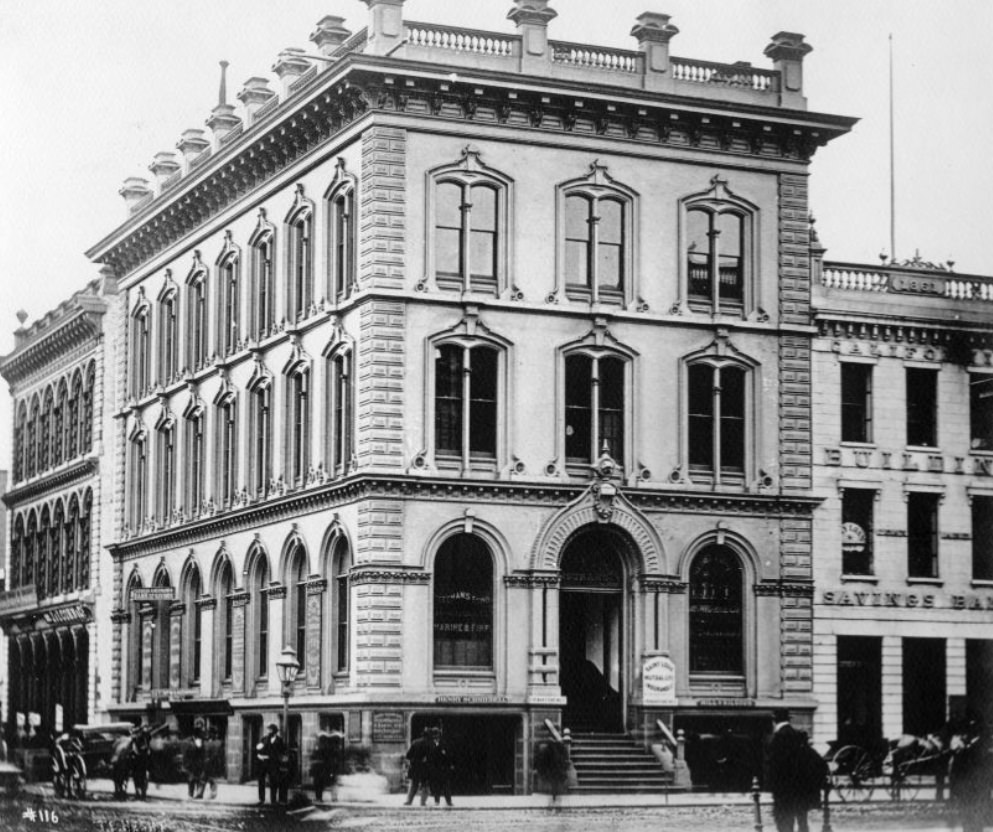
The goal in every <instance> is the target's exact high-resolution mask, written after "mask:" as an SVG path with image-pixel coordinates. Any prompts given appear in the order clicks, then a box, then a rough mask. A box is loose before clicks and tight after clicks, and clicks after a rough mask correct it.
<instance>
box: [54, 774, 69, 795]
mask: <svg viewBox="0 0 993 832" xmlns="http://www.w3.org/2000/svg"><path fill="white" fill-rule="evenodd" d="M52 785H53V786H54V787H55V794H56V796H57V797H65V796H66V776H65V772H62V771H56V772H54V773H53V774H52Z"/></svg>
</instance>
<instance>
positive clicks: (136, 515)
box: [127, 430, 148, 533]
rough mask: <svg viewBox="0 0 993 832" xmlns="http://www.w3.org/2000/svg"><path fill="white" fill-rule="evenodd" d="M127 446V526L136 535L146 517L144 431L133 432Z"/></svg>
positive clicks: (146, 462)
mask: <svg viewBox="0 0 993 832" xmlns="http://www.w3.org/2000/svg"><path fill="white" fill-rule="evenodd" d="M128 444H129V448H128V489H127V494H128V526H129V527H130V529H131V531H132V533H137V532H139V531H140V530H141V527H142V525H143V524H144V522H145V518H146V517H147V516H148V502H147V501H148V448H147V447H146V445H147V442H146V434H145V431H144V430H138V431H135V433H134V434H133V435H132V437H131V441H130V442H129V443H128Z"/></svg>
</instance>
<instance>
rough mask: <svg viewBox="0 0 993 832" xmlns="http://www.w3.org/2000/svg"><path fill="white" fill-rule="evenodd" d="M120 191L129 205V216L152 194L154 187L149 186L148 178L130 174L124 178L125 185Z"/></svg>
mask: <svg viewBox="0 0 993 832" xmlns="http://www.w3.org/2000/svg"><path fill="white" fill-rule="evenodd" d="M118 193H119V194H120V195H121V196H123V197H124V201H125V203H127V206H128V216H131V214H133V213H134V212H135V211H136V210H137V208H138V205H139V204H141V203H142V201H143V200H144V199H145V197H149V196H151V195H152V189H151V188H150V187H148V180H147V179H142V178H141V177H140V176H129V177H128V178H127V179H125V180H124V185H123V186H122V187H121V189H120V190H119V191H118Z"/></svg>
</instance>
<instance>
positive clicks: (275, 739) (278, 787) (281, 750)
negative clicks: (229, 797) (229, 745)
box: [255, 722, 286, 805]
mask: <svg viewBox="0 0 993 832" xmlns="http://www.w3.org/2000/svg"><path fill="white" fill-rule="evenodd" d="M285 756H286V743H285V742H284V741H283V738H282V737H281V736H279V726H278V725H276V723H275V722H270V723H269V724H268V725H267V726H266V735H265V736H264V737H263V738H262V742H260V743H259V744H258V745H257V746H255V758H256V759H257V760H258V761H259V805H262V804H263V803H265V783H266V778H267V777H268V779H269V802H270V803H275V802H276V798H277V796H278V798H279V802H281V803H285V802H286V782H285V781H284V780H283V778H282V777H281V776H280V771H279V768H280V762H281V760H282V758H283V757H285ZM277 793H278V794H277Z"/></svg>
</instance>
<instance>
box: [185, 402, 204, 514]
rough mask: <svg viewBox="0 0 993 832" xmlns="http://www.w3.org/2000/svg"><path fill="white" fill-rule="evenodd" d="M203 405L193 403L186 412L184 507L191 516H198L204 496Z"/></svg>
mask: <svg viewBox="0 0 993 832" xmlns="http://www.w3.org/2000/svg"><path fill="white" fill-rule="evenodd" d="M205 418H206V417H205V413H204V409H203V407H201V406H200V405H194V406H192V407H190V408H189V409H188V410H187V412H186V420H185V421H186V424H185V425H184V427H185V432H186V447H185V451H186V465H185V469H186V470H185V477H186V508H187V511H188V512H189V514H190V516H191V517H199V516H200V512H201V510H202V508H203V502H204V498H205V496H206V493H205V491H204V479H205V472H204V453H205V449H204V420H205Z"/></svg>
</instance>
